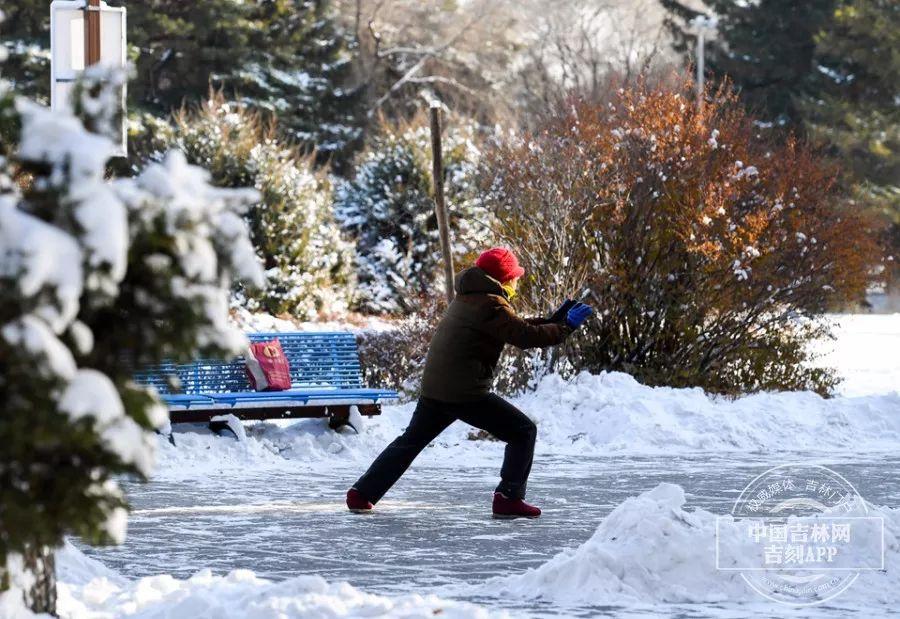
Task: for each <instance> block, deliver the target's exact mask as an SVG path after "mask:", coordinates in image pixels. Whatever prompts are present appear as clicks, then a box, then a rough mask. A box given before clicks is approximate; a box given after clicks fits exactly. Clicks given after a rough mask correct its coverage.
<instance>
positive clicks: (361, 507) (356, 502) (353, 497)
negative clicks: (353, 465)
mask: <svg viewBox="0 0 900 619" xmlns="http://www.w3.org/2000/svg"><path fill="white" fill-rule="evenodd" d="M373 507H375V506H374V505H372V503H370V502H369V500H368V499H367V498H366V497H364V496H363V495H361V494H360V493H359V490H357V489H356V488H350V489H349V490H348V491H347V509H349V510H350V511H351V512H353V513H354V514H366V513H368V512H370V511H372V508H373Z"/></svg>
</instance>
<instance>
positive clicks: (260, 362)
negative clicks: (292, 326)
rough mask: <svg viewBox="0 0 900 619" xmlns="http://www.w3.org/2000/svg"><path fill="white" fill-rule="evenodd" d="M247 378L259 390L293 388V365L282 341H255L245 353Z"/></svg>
mask: <svg viewBox="0 0 900 619" xmlns="http://www.w3.org/2000/svg"><path fill="white" fill-rule="evenodd" d="M244 359H245V360H246V363H247V365H246V369H247V379H248V380H249V381H250V385H251V386H252V387H253V388H254V389H256V390H257V391H285V390H286V389H290V388H291V366H290V364H289V363H288V360H287V357H285V356H284V350H282V348H281V342H279V341H278V339H277V338H276V339H274V340H270V341H268V342H253V343H251V344H250V348H249V349H248V350H247V352H246V353H244Z"/></svg>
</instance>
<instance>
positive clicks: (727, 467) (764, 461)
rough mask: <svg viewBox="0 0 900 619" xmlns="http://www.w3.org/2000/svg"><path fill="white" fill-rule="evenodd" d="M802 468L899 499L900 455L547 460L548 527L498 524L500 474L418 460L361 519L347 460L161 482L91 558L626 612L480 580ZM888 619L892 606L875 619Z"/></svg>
mask: <svg viewBox="0 0 900 619" xmlns="http://www.w3.org/2000/svg"><path fill="white" fill-rule="evenodd" d="M223 440H229V439H223ZM498 451H499V446H498ZM792 461H809V462H817V463H819V464H826V465H828V466H830V467H832V468H833V469H835V470H837V471H838V472H839V473H841V474H843V475H844V476H845V477H846V478H847V479H849V480H850V481H851V482H852V483H854V484H855V485H856V487H857V490H858V491H859V492H860V494H861V495H862V496H863V497H865V498H866V499H867V500H868V501H869V502H871V503H874V504H876V505H898V504H900V478H898V476H897V475H896V472H897V471H898V470H900V468H898V467H900V456H887V455H874V456H872V457H866V456H865V455H863V454H861V455H860V456H859V457H858V458H856V459H846V458H841V459H837V460H829V459H823V458H821V457H814V456H810V455H809V454H806V455H804V454H790V453H784V454H777V455H774V454H766V455H760V454H756V455H754V454H747V455H743V456H734V455H733V454H729V455H726V456H725V457H717V456H714V455H692V456H683V457H659V456H654V457H640V456H629V457H616V458H598V457H593V458H577V459H574V458H559V457H542V458H539V460H538V461H537V462H536V463H535V470H534V473H533V476H532V482H531V485H530V491H529V494H530V495H531V496H532V497H533V498H534V500H535V501H536V502H538V503H539V504H540V505H541V506H542V507H543V508H544V510H545V512H544V516H543V517H542V518H541V519H539V520H537V521H529V522H522V521H518V522H503V521H494V520H491V519H490V518H489V517H488V516H489V507H488V500H489V495H490V490H491V488H492V485H493V484H494V483H495V479H494V475H495V473H496V467H490V466H488V467H483V466H478V467H471V468H469V467H460V468H448V467H445V466H437V467H435V466H427V465H426V466H419V467H416V466H414V468H413V469H412V470H411V471H410V472H409V473H408V474H407V476H406V477H404V478H403V480H402V481H401V483H400V484H399V485H398V486H397V487H396V488H395V489H394V491H393V492H392V493H391V494H390V495H389V496H388V497H386V498H385V499H384V501H383V502H382V503H381V504H380V505H379V506H378V511H377V513H374V514H372V515H366V516H356V515H352V514H349V513H348V512H346V511H345V510H344V509H343V508H342V504H341V502H342V491H343V489H344V487H345V486H346V482H347V480H351V481H352V479H353V478H354V477H355V475H356V474H357V473H358V468H357V467H347V466H342V465H341V464H340V462H336V463H335V466H334V468H333V469H332V470H331V471H330V472H328V473H322V472H318V473H315V472H311V471H304V470H303V467H301V468H299V469H298V470H297V472H296V474H294V475H291V474H289V473H286V472H283V471H278V472H276V471H269V472H266V471H258V472H253V471H248V472H247V474H246V475H235V474H229V475H224V476H221V477H214V478H208V479H205V480H203V482H202V484H198V483H196V482H195V481H177V480H171V481H167V480H160V481H156V482H154V483H152V484H149V485H146V486H141V487H133V488H132V490H133V492H132V493H131V496H132V497H133V500H134V504H135V508H136V511H135V512H134V513H133V514H132V517H131V520H130V522H129V535H128V540H127V542H126V543H125V544H124V545H123V546H121V547H118V548H112V549H104V550H97V549H89V550H88V554H89V555H90V556H93V557H95V558H99V559H101V560H102V561H103V563H105V564H106V565H107V566H109V567H111V568H113V569H114V570H115V571H117V572H119V573H121V574H123V575H125V576H129V577H142V576H148V575H153V574H159V573H171V574H173V575H174V576H176V577H180V578H185V577H188V576H190V575H192V574H194V573H195V572H197V571H198V570H200V569H201V568H207V567H208V568H211V569H212V570H213V572H214V573H217V574H224V573H227V572H229V571H230V570H233V569H236V568H248V569H252V570H253V571H254V572H255V573H256V574H257V576H260V577H263V578H268V579H272V580H283V579H286V578H290V577H293V576H297V575H302V574H317V575H319V576H322V577H324V578H325V579H326V580H328V581H329V582H339V581H348V582H350V583H351V584H352V585H354V586H355V587H357V588H359V589H362V590H364V591H367V592H372V593H381V594H389V595H399V594H403V593H408V592H411V591H416V592H422V591H428V592H436V593H438V594H440V595H441V597H450V598H453V599H458V600H464V601H471V602H476V603H479V604H481V605H483V606H486V607H488V608H506V609H510V610H515V611H520V612H523V613H527V614H531V613H534V614H537V615H557V616H571V615H575V614H577V615H584V616H590V615H593V614H597V613H604V614H605V613H607V612H608V613H610V614H619V613H621V612H624V611H626V610H627V607H621V606H613V607H605V606H597V605H576V606H568V607H567V606H565V605H559V604H551V603H549V602H535V601H530V600H527V599H511V598H509V597H506V596H505V597H506V599H504V600H503V601H501V600H498V599H494V598H492V597H491V595H490V594H489V593H486V592H485V591H483V590H478V589H475V588H472V587H470V585H477V584H480V583H482V582H483V581H484V580H485V579H487V578H489V577H492V576H505V575H508V574H516V573H522V572H524V571H525V570H526V569H527V568H530V567H537V566H539V565H541V564H543V563H545V562H546V561H548V560H549V559H551V558H552V557H553V556H554V555H555V554H557V553H558V552H559V551H560V550H562V549H563V548H566V547H570V548H571V547H575V546H577V545H579V544H581V543H583V542H585V541H586V540H587V539H589V538H590V537H591V534H592V533H593V532H594V530H595V529H596V528H597V526H598V525H599V524H600V522H601V521H602V520H603V518H604V517H605V516H606V515H607V514H609V512H610V511H611V510H612V509H613V508H614V507H616V506H617V505H619V504H620V503H622V502H623V501H624V500H625V499H626V498H628V497H630V496H635V495H637V494H639V493H641V492H644V491H646V490H650V489H652V488H654V487H655V486H657V485H658V484H659V483H661V482H671V483H676V484H679V485H680V486H682V487H683V488H684V489H685V491H686V495H687V504H688V505H689V506H690V507H691V508H692V509H694V508H698V507H700V508H703V509H706V510H708V511H711V512H714V513H723V514H724V513H727V512H728V511H729V510H730V509H731V505H732V503H733V501H734V499H735V498H736V496H737V495H738V494H739V492H740V490H741V489H742V488H743V487H744V486H745V485H746V484H747V483H748V482H749V481H750V480H751V479H753V477H755V476H756V475H757V474H759V473H761V472H762V471H764V470H765V469H767V468H769V467H770V466H774V465H777V464H781V463H785V462H792ZM497 463H498V464H499V458H498V459H497ZM709 559H710V561H713V557H710V558H709ZM448 585H449V586H448ZM838 601H839V599H838ZM654 608H655V610H654V612H655V613H659V616H669V615H671V616H676V615H678V614H679V613H682V612H689V616H692V617H703V616H716V617H718V616H723V614H722V613H723V612H724V613H725V614H724V616H728V615H729V614H731V613H732V612H733V613H736V615H737V616H739V615H740V608H741V607H740V606H739V605H737V604H734V605H730V604H727V603H726V604H721V605H716V607H715V608H708V607H706V606H701V605H682V606H674V605H662V606H659V605H658V606H655V607H654ZM780 608H781V607H776V608H770V609H769V611H774V610H777V609H780ZM646 610H647V609H644V610H643V611H639V610H637V609H631V610H628V612H629V613H631V612H634V613H638V614H639V613H640V612H646ZM886 611H887V609H884V608H883V607H882V608H880V609H878V610H877V611H876V610H874V609H873V610H872V611H870V614H875V615H880V614H881V613H882V612H886ZM846 612H847V610H846V607H843V606H840V605H836V606H834V607H832V608H831V609H829V608H828V607H826V608H821V607H818V608H816V609H815V610H810V611H809V612H808V613H803V614H800V615H797V616H812V617H818V616H823V617H828V616H833V617H839V616H844V614H845V613H846Z"/></svg>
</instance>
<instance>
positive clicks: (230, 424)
mask: <svg viewBox="0 0 900 619" xmlns="http://www.w3.org/2000/svg"><path fill="white" fill-rule="evenodd" d="M209 429H210V430H212V431H213V432H215V433H216V435H217V436H225V435H226V433H229V434H231V435H232V436H234V438H235V440H237V441H242V440H244V439H245V438H247V434H246V433H245V432H244V424H242V423H241V420H240V419H238V418H237V417H235V416H234V415H217V416H215V417H213V418H212V419H210V420H209Z"/></svg>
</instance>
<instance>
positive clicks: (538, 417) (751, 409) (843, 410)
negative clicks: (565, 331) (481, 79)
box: [515, 373, 900, 453]
mask: <svg viewBox="0 0 900 619" xmlns="http://www.w3.org/2000/svg"><path fill="white" fill-rule="evenodd" d="M515 403H516V405H517V406H519V407H520V408H521V409H522V410H524V411H526V412H527V413H528V414H529V415H532V416H533V417H534V418H535V421H536V422H537V424H538V437H539V439H538V445H539V449H540V448H541V447H540V446H541V445H542V444H543V445H544V446H545V447H547V448H552V449H553V450H554V451H555V452H560V451H563V452H575V453H591V452H600V453H608V452H610V451H615V452H626V451H639V452H642V453H647V452H651V453H652V452H671V451H673V450H677V451H713V450H714V451H728V450H739V451H757V450H758V451H778V450H790V451H807V450H811V451H816V450H835V449H837V450H843V449H859V448H861V447H865V448H867V449H874V450H893V449H896V446H897V444H898V442H900V414H898V413H900V393H894V394H889V395H880V396H867V397H859V398H844V397H836V398H832V399H825V398H822V397H820V396H818V395H816V394H814V393H810V392H783V393H759V394H753V395H749V396H745V397H742V398H738V399H735V400H731V399H727V398H722V397H716V396H710V395H708V394H706V393H704V392H703V391H702V390H701V389H699V388H695V389H673V388H668V387H647V386H645V385H641V384H640V383H638V382H637V381H636V380H634V378H632V377H631V376H629V375H627V374H622V373H601V374H598V375H591V374H587V373H582V374H579V375H578V376H576V377H575V378H573V379H571V380H569V381H566V380H564V379H562V378H560V377H559V376H558V375H551V376H548V377H546V378H544V379H543V380H542V381H541V383H540V384H539V385H538V388H537V390H536V391H534V392H533V393H529V394H526V395H524V396H522V397H521V398H518V399H516V401H515ZM811 437H815V438H814V440H813V439H812V438H811Z"/></svg>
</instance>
